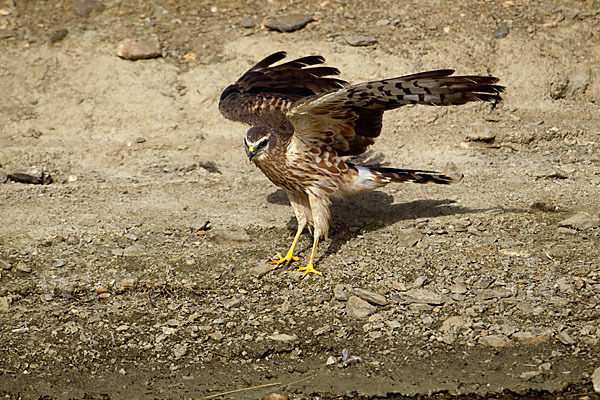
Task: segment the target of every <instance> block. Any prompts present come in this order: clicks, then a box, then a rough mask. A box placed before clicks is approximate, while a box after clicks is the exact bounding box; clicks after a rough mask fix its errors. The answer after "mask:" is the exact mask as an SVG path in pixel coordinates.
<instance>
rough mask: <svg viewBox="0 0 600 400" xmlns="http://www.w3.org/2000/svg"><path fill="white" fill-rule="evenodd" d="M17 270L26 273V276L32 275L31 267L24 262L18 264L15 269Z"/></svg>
mask: <svg viewBox="0 0 600 400" xmlns="http://www.w3.org/2000/svg"><path fill="white" fill-rule="evenodd" d="M15 269H16V270H17V271H20V272H25V273H26V274H30V273H31V267H30V266H29V265H27V264H25V263H22V262H20V263H18V264H17V266H16V267H15Z"/></svg>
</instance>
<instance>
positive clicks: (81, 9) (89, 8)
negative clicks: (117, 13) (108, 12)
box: [72, 0, 104, 18]
mask: <svg viewBox="0 0 600 400" xmlns="http://www.w3.org/2000/svg"><path fill="white" fill-rule="evenodd" d="M72 10H73V12H74V13H75V14H77V15H79V16H80V17H83V18H87V17H89V16H90V14H91V13H92V12H98V13H101V12H102V11H104V4H102V2H100V1H97V0H83V1H80V2H79V3H77V4H75V5H74V6H73V8H72Z"/></svg>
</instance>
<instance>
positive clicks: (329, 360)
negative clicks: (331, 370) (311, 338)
mask: <svg viewBox="0 0 600 400" xmlns="http://www.w3.org/2000/svg"><path fill="white" fill-rule="evenodd" d="M334 364H335V357H334V356H329V357H327V361H326V362H325V365H327V366H329V365H334Z"/></svg>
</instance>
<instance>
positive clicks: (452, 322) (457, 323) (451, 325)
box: [440, 315, 467, 332]
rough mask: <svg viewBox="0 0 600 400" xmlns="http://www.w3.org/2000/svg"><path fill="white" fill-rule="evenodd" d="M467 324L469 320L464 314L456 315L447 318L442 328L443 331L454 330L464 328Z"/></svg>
mask: <svg viewBox="0 0 600 400" xmlns="http://www.w3.org/2000/svg"><path fill="white" fill-rule="evenodd" d="M466 325H467V321H466V320H465V318H464V317H463V316H462V315H455V316H453V317H449V318H447V319H446V320H445V321H444V322H442V326H441V327H440V330H442V331H443V332H448V331H453V330H456V329H458V328H462V327H464V326H466Z"/></svg>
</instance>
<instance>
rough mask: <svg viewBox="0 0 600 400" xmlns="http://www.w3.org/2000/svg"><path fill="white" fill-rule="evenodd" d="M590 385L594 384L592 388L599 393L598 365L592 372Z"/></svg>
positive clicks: (599, 377)
mask: <svg viewBox="0 0 600 400" xmlns="http://www.w3.org/2000/svg"><path fill="white" fill-rule="evenodd" d="M592 385H594V390H595V391H596V392H598V393H600V367H598V368H596V369H595V370H594V373H593V374H592Z"/></svg>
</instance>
